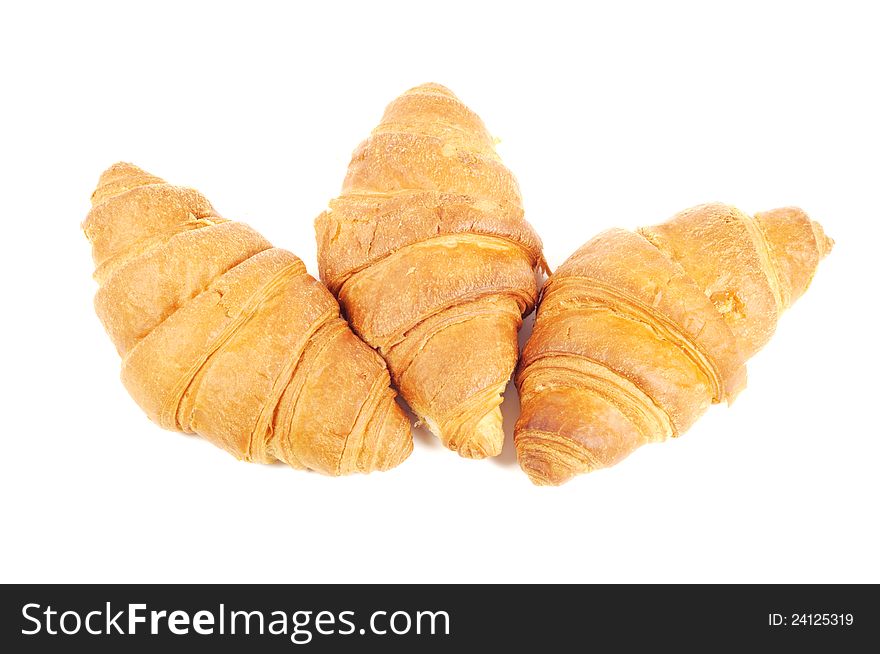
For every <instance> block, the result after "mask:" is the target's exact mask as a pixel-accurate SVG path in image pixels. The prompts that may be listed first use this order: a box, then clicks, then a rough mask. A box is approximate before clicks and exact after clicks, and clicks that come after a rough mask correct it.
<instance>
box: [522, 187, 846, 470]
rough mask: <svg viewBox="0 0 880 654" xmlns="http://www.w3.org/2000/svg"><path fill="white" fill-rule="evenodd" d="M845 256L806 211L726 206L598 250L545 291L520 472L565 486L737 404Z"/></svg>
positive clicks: (529, 348) (526, 392)
mask: <svg viewBox="0 0 880 654" xmlns="http://www.w3.org/2000/svg"><path fill="white" fill-rule="evenodd" d="M832 245H833V241H832V240H831V239H829V238H828V237H826V236H825V234H824V232H823V230H822V227H821V226H820V225H819V224H818V223H817V222H815V221H812V220H810V219H809V218H808V217H807V215H806V214H805V213H804V212H803V211H801V210H800V209H796V208H784V209H775V210H773V211H768V212H766V213H759V214H757V215H755V216H754V217H751V216H747V215H746V214H744V213H742V212H740V211H738V210H737V209H735V208H733V207H730V206H726V205H723V204H707V205H702V206H698V207H694V208H692V209H688V210H686V211H684V212H682V213H679V214H678V215H676V216H675V217H673V218H672V219H671V220H669V221H668V222H666V223H663V224H661V225H657V226H655V227H645V228H642V229H639V230H638V233H633V232H630V231H626V230H622V229H612V230H610V231H607V232H604V233H603V234H600V235H599V236H597V237H596V238H594V239H593V240H591V241H589V242H588V243H586V244H585V245H584V246H583V247H581V248H580V249H579V250H577V251H576V252H575V253H574V254H573V255H572V256H571V257H569V259H568V260H567V261H566V262H565V263H564V264H563V265H562V266H560V267H559V269H558V270H557V271H556V272H555V273H554V274H553V275H552V276H551V277H550V279H548V280H547V282H546V284H545V285H544V288H543V291H542V297H541V303H540V307H539V310H538V315H537V319H536V323H535V328H534V331H533V333H532V335H531V337H530V339H529V341H528V343H527V344H526V346H525V348H524V350H523V355H522V358H521V360H520V364H519V368H518V371H517V375H516V385H517V388H518V389H519V392H520V400H521V406H522V412H521V415H520V418H519V420H518V421H517V424H516V427H515V430H514V443H515V446H516V452H517V458H518V460H519V463H520V466H521V467H522V468H523V470H524V471H525V472H526V473H527V474H528V475H529V477H530V478H531V480H532V481H533V482H534V483H536V484H554V485H555V484H561V483H563V482H565V481H567V480H569V479H570V478H571V477H573V476H574V475H577V474H579V473H583V472H590V471H592V470H595V469H597V468H602V467H606V466H611V465H614V464H615V463H617V462H619V461H620V460H621V459H623V458H624V457H626V456H627V455H629V454H630V453H631V452H633V451H634V450H635V449H636V448H638V447H640V446H641V445H644V444H645V443H652V442H658V441H662V440H664V439H666V438H668V437H672V436H677V435H679V434H681V433H682V432H684V431H685V430H686V429H688V428H689V427H690V426H691V425H692V424H693V423H694V421H695V420H696V419H697V418H698V417H699V416H700V415H701V414H702V413H703V411H705V409H706V408H707V407H708V406H709V404H710V403H715V402H720V401H722V400H726V401H727V402H728V403H730V401H732V399H733V398H734V397H735V395H736V394H737V392H739V390H741V389H742V388H743V387H744V386H745V363H746V360H747V359H748V358H749V357H751V356H752V355H753V354H754V353H755V352H757V351H758V350H759V349H760V348H761V347H762V346H763V345H764V344H765V343H767V341H768V339H769V338H770V336H771V335H772V334H773V331H774V330H775V328H776V322H777V319H778V318H779V314H780V313H782V311H783V310H785V309H786V308H787V307H789V306H791V304H792V303H793V302H794V301H795V300H796V299H797V298H798V297H800V296H801V294H802V293H803V292H804V291H805V290H806V288H807V286H808V285H809V283H810V281H811V279H812V277H813V274H814V272H815V270H816V266H817V264H818V262H819V260H820V259H822V258H823V257H824V256H825V255H826V254H828V252H829V251H830V250H831V247H832Z"/></svg>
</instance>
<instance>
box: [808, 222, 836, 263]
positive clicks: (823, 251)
mask: <svg viewBox="0 0 880 654" xmlns="http://www.w3.org/2000/svg"><path fill="white" fill-rule="evenodd" d="M810 223H811V225H812V227H813V235H814V236H815V237H816V247H817V248H818V249H819V258H820V259H824V258H825V257H826V256H828V254H829V253H830V252H831V250H832V248H834V239H833V238H831V237H830V236H828V235H827V234H826V233H825V230H824V229H822V225H820V224H819V223H817V222H816V221H815V220H811V221H810Z"/></svg>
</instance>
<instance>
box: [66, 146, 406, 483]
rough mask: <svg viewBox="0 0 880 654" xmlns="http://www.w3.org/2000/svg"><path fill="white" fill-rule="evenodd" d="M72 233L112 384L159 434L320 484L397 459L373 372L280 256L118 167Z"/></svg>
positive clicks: (183, 192) (379, 375)
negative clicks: (82, 240) (88, 263)
mask: <svg viewBox="0 0 880 654" xmlns="http://www.w3.org/2000/svg"><path fill="white" fill-rule="evenodd" d="M83 230H84V231H85V234H86V237H87V238H88V239H89V241H90V242H91V244H92V252H93V257H94V261H95V266H96V269H95V279H96V280H97V281H98V283H99V285H100V288H99V289H98V292H97V294H96V296H95V309H96V311H97V313H98V316H99V318H100V319H101V322H102V323H103V324H104V327H105V328H106V330H107V333H108V334H109V336H110V338H111V339H112V341H113V343H114V344H115V345H116V349H117V350H118V352H119V354H120V356H121V357H122V381H123V382H124V384H125V386H126V387H127V389H128V391H129V393H130V394H131V396H132V397H133V398H134V400H135V401H136V402H137V403H138V404H139V405H140V406H141V407H142V408H143V410H144V411H145V412H146V413H147V415H148V416H149V417H150V418H151V419H152V420H154V421H155V422H157V423H158V424H159V425H161V426H162V427H165V428H166V429H172V430H177V431H182V432H188V433H197V434H199V435H201V436H203V437H204V438H206V439H207V440H209V441H211V442H212V443H214V444H215V445H217V446H219V447H222V448H223V449H225V450H226V451H228V452H230V453H231V454H233V455H234V456H235V457H237V458H239V459H244V460H246V461H257V462H261V463H269V462H273V461H276V460H280V461H284V462H285V463H287V464H289V465H290V466H292V467H294V468H308V469H311V470H317V471H319V472H322V473H326V474H329V475H341V474H347V473H352V472H370V471H372V470H385V469H388V468H391V467H394V466H396V465H397V464H399V463H400V462H401V461H403V460H404V459H405V458H406V457H407V456H408V455H409V453H410V451H411V450H412V438H411V434H410V425H409V420H408V419H407V417H406V415H405V413H404V412H403V411H402V410H401V408H400V407H399V406H398V405H397V403H396V402H395V400H394V397H395V395H394V392H393V391H392V390H391V389H390V387H389V384H390V378H389V375H388V371H387V369H386V367H385V364H384V362H383V361H382V360H381V358H380V357H379V356H377V355H376V353H375V352H374V351H373V350H371V349H370V348H369V347H368V346H367V345H365V344H364V343H363V342H362V341H361V340H360V339H358V338H357V337H356V336H355V335H354V334H353V333H352V332H351V331H350V329H349V328H348V325H347V324H346V323H345V321H344V320H343V319H342V318H341V317H340V315H339V306H338V304H337V303H336V301H335V300H334V298H333V296H332V295H331V294H330V293H329V292H328V291H327V290H326V289H325V288H324V287H323V286H322V285H321V284H320V283H319V282H318V281H316V280H315V279H314V278H312V277H310V276H309V275H308V274H307V273H306V269H305V266H304V265H303V263H302V261H300V260H299V259H298V258H297V257H295V256H294V255H293V254H291V253H290V252H287V251H285V250H281V249H278V248H273V247H272V245H271V244H270V243H269V242H268V241H266V239H264V238H263V237H262V236H260V234H258V233H257V232H256V231H254V230H253V229H251V228H250V227H248V226H247V225H245V224H243V223H240V222H233V221H229V220H225V219H223V218H221V217H220V216H219V215H218V214H217V212H216V211H214V209H213V207H212V206H211V204H210V203H209V202H208V200H206V199H205V197H204V196H202V195H201V194H200V193H199V192H198V191H195V190H193V189H188V188H181V187H177V186H171V185H170V184H167V183H166V182H165V181H163V180H162V179H160V178H158V177H155V176H153V175H150V174H148V173H146V172H144V171H143V170H141V169H139V168H137V167H136V166H133V165H131V164H126V163H118V164H115V165H113V166H111V167H110V168H109V169H108V170H107V171H105V172H104V174H103V175H101V178H100V181H99V183H98V187H97V189H96V190H95V192H94V194H93V195H92V209H91V211H90V212H89V214H88V217H87V218H86V219H85V222H84V223H83Z"/></svg>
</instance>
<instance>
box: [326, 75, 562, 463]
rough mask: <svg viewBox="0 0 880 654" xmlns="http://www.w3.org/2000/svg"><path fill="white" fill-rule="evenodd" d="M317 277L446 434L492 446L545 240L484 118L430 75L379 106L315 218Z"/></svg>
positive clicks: (481, 451)
mask: <svg viewBox="0 0 880 654" xmlns="http://www.w3.org/2000/svg"><path fill="white" fill-rule="evenodd" d="M315 230H316V234H317V239H318V263H319V270H320V274H321V279H322V280H323V281H324V282H325V283H326V284H327V286H328V287H329V288H330V290H331V291H332V292H333V293H334V294H335V295H336V296H337V297H338V299H339V301H340V303H341V304H342V306H343V309H344V311H345V314H346V316H347V318H348V320H349V322H350V323H351V325H352V327H353V328H354V330H355V331H356V332H357V333H358V334H359V335H360V336H361V338H363V339H364V340H365V341H366V342H367V343H369V344H370V345H372V346H373V347H375V348H377V349H378V350H379V352H380V353H381V354H382V356H383V357H384V358H385V360H386V361H387V362H388V367H389V368H390V370H391V376H392V379H393V380H394V383H395V384H396V386H397V388H398V390H399V391H400V393H401V395H402V396H403V397H404V399H406V401H407V402H408V403H409V405H410V407H411V408H412V409H413V411H414V412H415V413H416V414H418V416H419V417H420V418H421V419H422V420H423V421H424V422H425V423H426V424H427V426H428V427H429V428H430V429H431V431H433V432H434V433H435V434H436V435H437V436H439V437H440V439H441V440H442V442H443V443H444V445H446V446H447V447H449V448H451V449H453V450H456V451H458V453H459V454H461V455H462V456H466V457H472V458H481V457H485V456H494V455H496V454H498V453H499V452H500V451H501V446H502V444H503V441H504V433H503V431H502V428H501V411H500V408H499V405H500V404H501V401H502V392H503V391H504V387H505V385H506V384H507V381H508V379H509V378H510V376H511V374H512V372H513V369H514V367H515V365H516V360H517V331H518V329H519V327H520V326H521V324H522V316H523V315H525V314H527V313H528V312H530V311H531V310H532V308H533V306H534V303H535V300H536V298H537V284H536V281H535V268H536V266H539V265H545V264H544V263H543V257H542V255H541V241H540V239H539V238H538V236H537V234H535V232H534V230H533V229H532V227H531V226H530V225H529V224H528V223H527V222H526V221H525V220H524V219H523V208H522V201H521V198H520V193H519V188H518V186H517V183H516V180H515V179H514V177H513V175H512V174H511V172H510V171H509V170H508V169H507V168H506V167H505V166H504V165H503V164H502V163H501V160H500V158H499V157H498V155H497V154H496V152H495V147H494V142H493V140H492V138H491V137H490V136H489V133H488V132H487V131H486V128H485V126H484V125H483V122H482V121H481V120H480V118H479V117H478V116H477V115H476V114H475V113H474V112H472V111H471V110H470V109H468V108H467V107H466V106H465V105H464V104H462V102H461V101H460V100H459V99H458V98H457V97H456V96H455V95H453V94H452V92H451V91H449V90H448V89H446V88H444V87H442V86H439V85H437V84H425V85H423V86H419V87H417V88H414V89H411V90H410V91H407V92H406V93H404V94H403V95H402V96H400V97H399V98H397V99H396V100H395V101H394V102H392V103H391V104H390V105H389V106H388V108H387V109H386V110H385V115H384V116H383V118H382V121H381V122H380V124H379V126H378V127H376V129H374V130H373V132H372V135H371V136H370V137H369V138H368V139H367V140H366V141H364V142H363V143H361V144H360V146H359V147H358V148H357V149H356V150H355V152H354V155H353V156H352V159H351V163H350V164H349V168H348V175H347V176H346V178H345V182H344V183H343V187H342V194H341V195H340V196H339V197H338V198H337V199H335V200H333V201H332V202H331V203H330V209H329V210H328V211H325V212H324V213H322V214H321V215H320V216H319V217H318V218H317V219H316V221H315Z"/></svg>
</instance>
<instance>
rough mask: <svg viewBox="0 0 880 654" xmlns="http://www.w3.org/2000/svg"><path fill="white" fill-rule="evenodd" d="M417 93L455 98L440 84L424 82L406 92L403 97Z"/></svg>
mask: <svg viewBox="0 0 880 654" xmlns="http://www.w3.org/2000/svg"><path fill="white" fill-rule="evenodd" d="M417 93H437V94H440V95H446V96H449V97H451V98H454V97H455V94H454V93H453V92H452V91H450V90H449V89H448V88H446V87H445V86H443V85H442V84H437V83H436V82H425V83H424V84H419V85H418V86H414V87H413V88H411V89H410V90H408V91H407V92H406V94H405V95H410V94H413V95H414V94H417Z"/></svg>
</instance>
